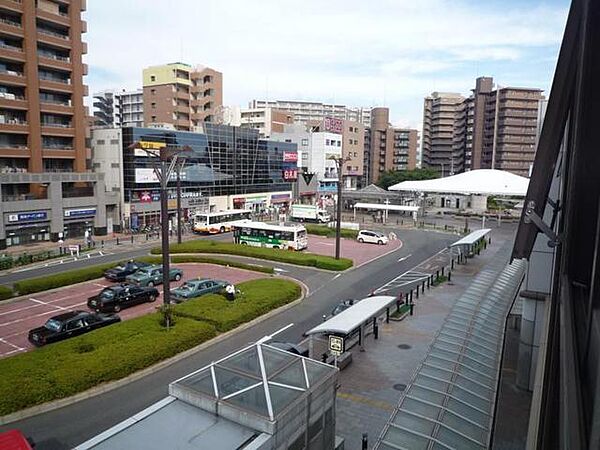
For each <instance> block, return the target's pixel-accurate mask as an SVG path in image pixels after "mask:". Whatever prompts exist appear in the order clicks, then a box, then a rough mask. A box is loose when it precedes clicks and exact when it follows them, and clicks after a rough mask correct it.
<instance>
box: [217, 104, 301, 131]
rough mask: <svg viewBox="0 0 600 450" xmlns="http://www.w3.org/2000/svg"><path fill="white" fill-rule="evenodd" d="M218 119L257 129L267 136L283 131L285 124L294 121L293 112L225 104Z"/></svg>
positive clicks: (229, 123)
mask: <svg viewBox="0 0 600 450" xmlns="http://www.w3.org/2000/svg"><path fill="white" fill-rule="evenodd" d="M220 119H221V120H222V122H223V124H225V125H233V126H238V127H242V128H252V129H255V130H258V133H259V135H260V136H261V137H264V138H269V137H271V135H272V133H283V132H284V127H285V125H290V124H292V123H294V113H291V112H289V111H280V110H278V109H273V108H254V109H250V108H240V107H239V106H225V107H223V108H222V114H221V117H220Z"/></svg>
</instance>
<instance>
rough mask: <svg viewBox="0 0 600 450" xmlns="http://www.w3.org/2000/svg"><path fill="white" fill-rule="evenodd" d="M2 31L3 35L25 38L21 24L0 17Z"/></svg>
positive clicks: (0, 29)
mask: <svg viewBox="0 0 600 450" xmlns="http://www.w3.org/2000/svg"><path fill="white" fill-rule="evenodd" d="M0 31H1V32H2V33H3V34H7V35H11V36H16V37H23V27H22V26H21V24H20V23H19V22H17V21H15V20H11V19H10V18H6V17H0Z"/></svg>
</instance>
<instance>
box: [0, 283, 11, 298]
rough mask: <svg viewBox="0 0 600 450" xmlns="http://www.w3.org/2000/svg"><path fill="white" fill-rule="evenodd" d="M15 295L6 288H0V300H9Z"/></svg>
mask: <svg viewBox="0 0 600 450" xmlns="http://www.w3.org/2000/svg"><path fill="white" fill-rule="evenodd" d="M13 295H15V293H14V292H13V290H12V289H11V288H9V287H8V286H0V300H6V299H7V298H11V297H12V296H13Z"/></svg>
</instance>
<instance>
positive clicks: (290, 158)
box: [283, 152, 298, 162]
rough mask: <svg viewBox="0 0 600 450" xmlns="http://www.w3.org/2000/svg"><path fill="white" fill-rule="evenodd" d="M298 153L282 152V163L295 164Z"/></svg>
mask: <svg viewBox="0 0 600 450" xmlns="http://www.w3.org/2000/svg"><path fill="white" fill-rule="evenodd" d="M297 161H298V153H296V152H283V162H297Z"/></svg>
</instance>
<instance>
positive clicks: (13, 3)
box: [2, 0, 23, 12]
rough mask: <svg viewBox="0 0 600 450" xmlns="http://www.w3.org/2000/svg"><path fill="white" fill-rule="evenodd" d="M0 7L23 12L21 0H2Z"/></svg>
mask: <svg viewBox="0 0 600 450" xmlns="http://www.w3.org/2000/svg"><path fill="white" fill-rule="evenodd" d="M2 7H3V8H4V9H8V10H9V11H14V12H23V2H22V1H21V0H10V1H7V2H4V3H3V5H2Z"/></svg>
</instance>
